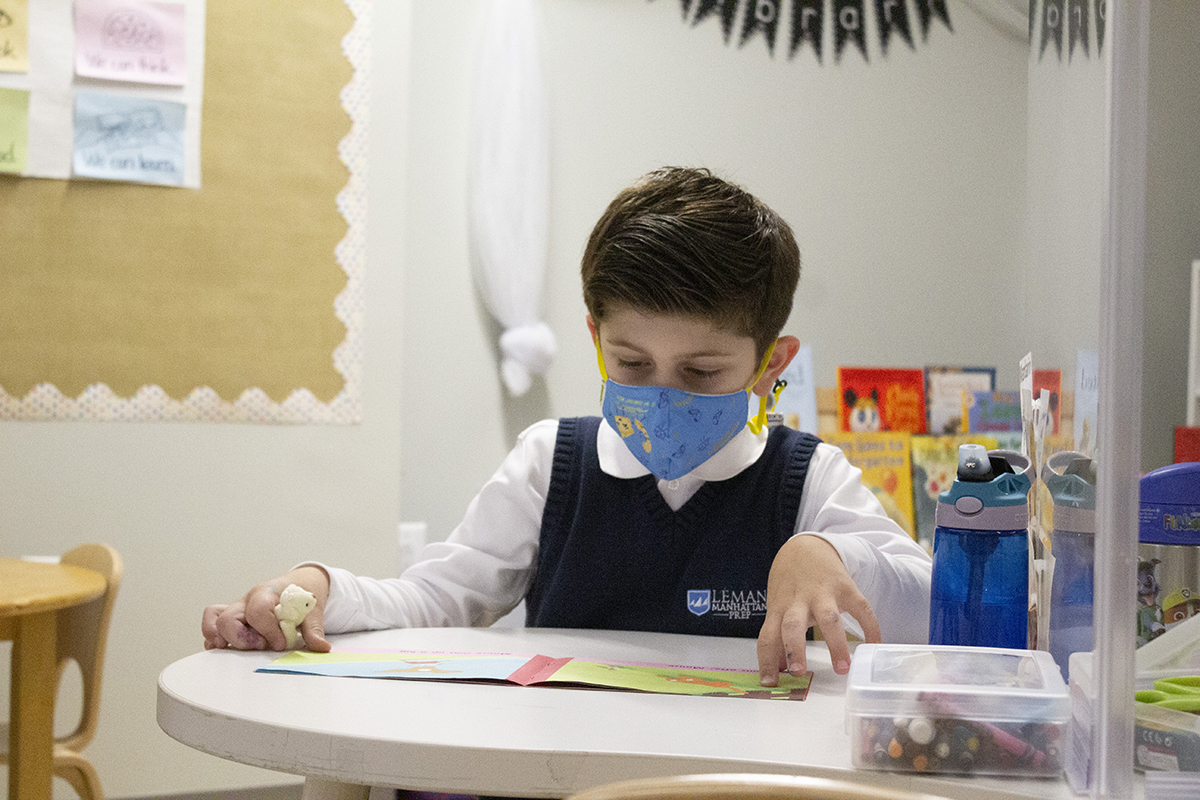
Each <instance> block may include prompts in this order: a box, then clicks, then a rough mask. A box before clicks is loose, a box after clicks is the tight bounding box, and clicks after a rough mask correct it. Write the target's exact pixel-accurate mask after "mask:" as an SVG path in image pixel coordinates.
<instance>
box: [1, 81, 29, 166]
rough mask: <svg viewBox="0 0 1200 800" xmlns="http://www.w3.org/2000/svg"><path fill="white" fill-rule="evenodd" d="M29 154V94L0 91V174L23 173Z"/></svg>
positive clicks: (12, 90)
mask: <svg viewBox="0 0 1200 800" xmlns="http://www.w3.org/2000/svg"><path fill="white" fill-rule="evenodd" d="M28 152H29V92H25V91H22V90H20V89H0V172H24V171H25V163H26V162H25V159H26V154H27V153H28Z"/></svg>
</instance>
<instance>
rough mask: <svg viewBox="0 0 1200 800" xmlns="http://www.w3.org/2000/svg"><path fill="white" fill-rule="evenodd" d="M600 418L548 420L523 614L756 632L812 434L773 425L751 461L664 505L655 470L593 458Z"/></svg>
mask: <svg viewBox="0 0 1200 800" xmlns="http://www.w3.org/2000/svg"><path fill="white" fill-rule="evenodd" d="M600 422H601V420H600V418H599V417H579V418H575V419H563V420H560V421H559V423H558V439H557V441H556V443H555V448H554V464H553V471H552V473H551V477H550V491H549V494H548V495H547V497H546V509H545V512H544V514H543V516H542V530H541V539H540V547H539V551H538V564H537V572H536V574H535V576H534V579H533V584H532V586H530V589H529V592H528V593H527V594H526V597H525V600H526V624H527V625H528V626H530V627H546V628H594V629H606V630H634V631H657V632H662V633H693V634H704V635H710V636H747V637H754V636H757V635H758V632H759V629H760V628H761V627H762V623H763V619H764V618H765V615H766V606H767V576H768V574H769V572H770V569H771V562H772V561H773V560H774V558H775V554H776V552H777V551H778V550H779V548H780V547H781V546H782V545H783V543H784V542H786V541H787V540H788V538H790V537H791V536H792V534H793V533H794V531H795V527H796V514H797V512H798V510H799V507H800V498H801V494H802V492H803V491H804V480H805V478H806V477H807V475H808V465H809V461H810V460H811V458H812V454H813V451H814V450H815V449H816V446H817V443H818V442H819V440H818V439H817V438H816V437H814V436H812V435H810V434H806V433H799V432H797V431H793V430H791V429H790V428H784V427H777V428H773V429H771V432H770V435H769V436H768V439H767V446H766V450H765V452H763V454H762V456H761V457H760V458H759V459H758V460H757V461H756V462H754V464H752V465H750V466H749V467H747V468H746V469H744V470H742V471H741V472H740V473H738V474H737V475H735V476H734V477H732V478H730V479H729V480H725V481H712V482H708V483H705V484H704V485H703V486H701V487H700V489H699V491H697V492H696V494H695V495H694V496H693V497H692V498H691V499H690V500H688V502H687V503H685V504H684V505H683V506H682V507H681V508H680V509H679V510H678V511H672V510H671V507H670V506H668V505H667V503H666V501H665V500H663V497H662V495H661V494H660V493H659V491H658V479H657V478H655V477H654V476H653V475H644V476H642V477H640V478H634V479H628V480H627V479H621V478H614V477H613V476H611V475H606V474H605V473H604V472H603V471H602V470H601V469H600V461H599V458H598V456H597V454H596V432H597V430H598V429H599V426H600Z"/></svg>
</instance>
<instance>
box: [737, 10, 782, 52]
mask: <svg viewBox="0 0 1200 800" xmlns="http://www.w3.org/2000/svg"><path fill="white" fill-rule="evenodd" d="M782 5H783V0H750V2H748V3H746V13H745V15H744V17H743V21H742V40H741V44H745V43H746V41H747V40H748V39H749V38H750V37H751V36H753V35H754V34H755V33H756V32H758V31H762V34H763V36H764V37H766V40H767V50H769V51H770V52H771V55H774V54H775V31H776V30H778V28H779V17H780V13H781V12H782V10H783V9H782V8H781V6H782Z"/></svg>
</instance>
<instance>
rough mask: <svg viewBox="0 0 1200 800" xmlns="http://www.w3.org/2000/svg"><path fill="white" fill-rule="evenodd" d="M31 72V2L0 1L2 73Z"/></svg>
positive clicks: (24, 0) (19, 0)
mask: <svg viewBox="0 0 1200 800" xmlns="http://www.w3.org/2000/svg"><path fill="white" fill-rule="evenodd" d="M28 71H29V0H0V72H28Z"/></svg>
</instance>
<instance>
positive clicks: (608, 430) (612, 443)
mask: <svg viewBox="0 0 1200 800" xmlns="http://www.w3.org/2000/svg"><path fill="white" fill-rule="evenodd" d="M766 446H767V429H766V428H763V429H762V432H761V433H758V434H756V433H753V432H752V431H751V430H750V428H749V426H746V427H743V428H742V429H741V430H740V431H738V433H737V435H736V436H734V437H733V438H732V439H730V440H729V444H727V445H725V446H724V447H722V448H721V449H720V450H718V451H717V452H716V454H715V455H714V456H713V457H712V458H710V459H708V460H707V461H705V462H704V463H703V464H701V465H700V466H698V467H696V468H695V469H694V470H692V471H691V472H689V473H688V474H687V475H685V476H681V477H684V478H698V479H700V480H702V481H724V480H728V479H730V478H732V477H733V476H734V475H737V474H738V473H739V472H741V471H742V470H744V469H745V468H746V467H748V466H750V465H751V464H753V463H754V462H755V461H757V460H758V457H759V456H761V455H762V452H763V450H764V449H765V448H766ZM596 451H597V453H598V455H599V456H600V469H601V470H602V471H603V472H604V473H605V474H606V475H611V476H613V477H614V478H626V479H627V478H640V477H641V476H643V475H649V474H650V470H648V469H646V467H645V466H644V465H643V464H642V462H640V461H638V460H637V457H636V456H635V455H634V454H633V453H631V452H629V448H628V447H626V446H625V442H624V441H622V440H621V434H619V433H617V432H616V431H615V430H614V429H613V427H612V426H611V425H609V424H608V420H604V419H602V420H600V430H599V431H598V432H597V433H596Z"/></svg>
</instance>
